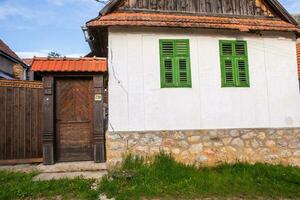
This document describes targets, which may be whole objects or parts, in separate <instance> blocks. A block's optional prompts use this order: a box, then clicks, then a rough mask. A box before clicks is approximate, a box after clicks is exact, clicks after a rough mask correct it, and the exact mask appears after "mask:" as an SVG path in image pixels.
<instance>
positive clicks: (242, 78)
mask: <svg viewBox="0 0 300 200" xmlns="http://www.w3.org/2000/svg"><path fill="white" fill-rule="evenodd" d="M220 57H221V73H222V87H249V86H250V83H249V69H248V53H247V42H246V41H227V40H221V41H220Z"/></svg>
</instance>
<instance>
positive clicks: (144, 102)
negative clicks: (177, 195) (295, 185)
mask: <svg viewBox="0 0 300 200" xmlns="http://www.w3.org/2000/svg"><path fill="white" fill-rule="evenodd" d="M86 26H87V31H86V37H87V40H88V42H89V44H90V46H91V49H92V51H93V52H94V55H96V56H102V57H108V69H109V86H108V88H109V130H108V131H107V133H106V150H107V159H108V162H109V163H110V164H114V163H116V162H118V161H120V160H122V155H124V154H125V153H129V152H130V153H133V154H138V155H149V154H153V153H157V152H159V151H160V150H163V151H166V152H170V153H172V154H173V155H174V156H175V158H176V159H177V160H179V161H183V162H186V163H195V162H196V163H197V164H216V163H219V162H236V161H237V160H242V161H247V162H270V163H280V162H281V163H284V164H292V165H300V128H299V127H300V93H299V88H298V77H297V59H296V49H295V45H296V39H297V37H298V36H299V35H300V30H299V28H298V23H297V22H296V21H295V19H294V18H293V17H292V16H291V15H290V14H289V13H288V12H287V11H286V10H285V9H284V8H283V7H282V5H281V4H280V3H279V2H278V1H277V0H255V1H254V0H240V1H229V0H219V1H215V0H177V1H161V0H151V1H150V0H111V1H110V2H109V3H108V4H107V5H106V6H105V7H104V8H103V9H102V10H101V11H100V15H99V16H98V17H97V18H95V19H93V20H91V21H89V22H87V24H86Z"/></svg>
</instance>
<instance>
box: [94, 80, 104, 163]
mask: <svg viewBox="0 0 300 200" xmlns="http://www.w3.org/2000/svg"><path fill="white" fill-rule="evenodd" d="M93 86H94V97H93V102H94V103H93V105H94V106H93V110H94V112H93V115H94V117H93V118H94V120H93V121H94V161H95V162H101V163H103V162H105V161H106V156H105V155H106V154H105V135H104V116H103V115H104V112H103V109H104V108H103V99H104V98H103V97H104V80H103V74H100V75H95V76H94V77H93ZM99 95H100V97H101V98H100V99H99V98H95V97H96V96H99Z"/></svg>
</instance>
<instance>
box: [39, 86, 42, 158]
mask: <svg viewBox="0 0 300 200" xmlns="http://www.w3.org/2000/svg"><path fill="white" fill-rule="evenodd" d="M38 95H39V102H38V120H39V121H38V125H39V126H38V152H39V154H38V157H39V158H40V157H42V156H43V153H42V152H43V150H42V127H43V117H42V105H43V90H42V89H39V90H38Z"/></svg>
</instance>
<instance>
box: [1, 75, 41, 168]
mask: <svg viewBox="0 0 300 200" xmlns="http://www.w3.org/2000/svg"><path fill="white" fill-rule="evenodd" d="M42 88H43V84H42V82H36V81H8V80H0V164H18V163H31V162H42V141H41V124H42V123H41V114H42V98H43V93H42V91H43V90H42Z"/></svg>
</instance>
